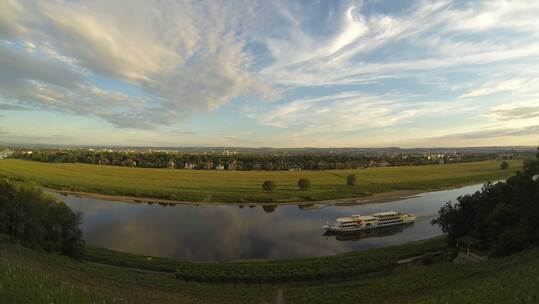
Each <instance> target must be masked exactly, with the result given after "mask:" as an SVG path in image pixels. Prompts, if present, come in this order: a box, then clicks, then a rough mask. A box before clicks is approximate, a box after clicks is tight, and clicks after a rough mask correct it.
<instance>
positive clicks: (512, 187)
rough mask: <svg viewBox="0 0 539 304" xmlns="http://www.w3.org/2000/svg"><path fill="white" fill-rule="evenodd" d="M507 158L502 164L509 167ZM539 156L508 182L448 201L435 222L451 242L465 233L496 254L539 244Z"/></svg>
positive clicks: (512, 251)
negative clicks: (537, 177)
mask: <svg viewBox="0 0 539 304" xmlns="http://www.w3.org/2000/svg"><path fill="white" fill-rule="evenodd" d="M504 163H505V164H507V162H502V165H501V168H502V169H504V168H505V169H507V165H504ZM538 174H539V155H538V159H536V160H530V161H527V163H526V166H525V167H524V170H523V171H519V172H517V173H516V174H515V175H514V176H512V177H510V178H508V179H507V180H506V181H505V182H499V183H495V184H493V183H489V184H486V185H485V186H483V188H482V189H481V191H477V192H476V193H474V194H471V195H464V196H460V197H458V199H457V202H456V203H455V204H453V203H451V202H448V203H447V204H446V205H444V206H443V207H442V208H441V209H440V210H439V211H438V214H439V217H438V218H437V219H435V220H434V221H433V222H434V223H436V224H438V225H439V226H440V227H441V228H442V231H443V232H445V233H446V234H447V237H448V242H449V244H452V245H454V244H455V243H456V241H457V240H458V239H459V238H461V237H464V236H471V237H474V238H476V239H478V240H479V241H480V244H481V246H482V248H484V249H485V250H490V251H491V252H490V254H491V255H493V256H501V255H508V254H512V253H515V252H519V251H522V250H524V249H526V248H530V247H535V246H538V245H539V221H537V219H538V218H539V204H538V203H537V202H539V180H538V179H536V178H535V177H536V176H537V175H538Z"/></svg>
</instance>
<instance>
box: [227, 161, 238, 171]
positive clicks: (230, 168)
mask: <svg viewBox="0 0 539 304" xmlns="http://www.w3.org/2000/svg"><path fill="white" fill-rule="evenodd" d="M236 169H238V163H237V162H236V161H235V160H233V161H231V162H229V163H228V171H235V170H236Z"/></svg>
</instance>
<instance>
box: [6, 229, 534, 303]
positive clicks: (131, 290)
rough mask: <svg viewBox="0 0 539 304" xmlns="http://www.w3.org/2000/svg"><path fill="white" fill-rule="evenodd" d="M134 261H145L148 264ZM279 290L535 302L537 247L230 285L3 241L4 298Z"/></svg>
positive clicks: (217, 299)
mask: <svg viewBox="0 0 539 304" xmlns="http://www.w3.org/2000/svg"><path fill="white" fill-rule="evenodd" d="M435 242H436V241H435ZM427 244H428V243H427ZM414 246H417V247H416V248H415V249H413V248H414ZM425 246H426V245H425V243H418V244H416V245H414V244H409V245H404V246H398V247H393V248H391V250H390V252H388V254H389V255H392V253H391V251H395V252H397V251H399V249H404V251H403V252H406V251H408V252H409V253H410V252H412V251H416V252H420V251H422V249H421V248H423V249H425ZM94 254H96V255H99V253H98V252H94ZM363 254H364V255H365V257H367V256H370V257H371V258H370V259H369V258H365V259H358V260H355V261H353V262H354V263H356V264H358V265H357V267H360V268H361V267H363V268H366V267H368V265H369V264H371V263H373V261H376V260H377V259H379V258H380V254H381V251H380V250H376V251H373V252H370V253H369V252H366V253H363ZM121 256H122V254H121V253H115V255H114V258H112V259H111V257H110V256H109V257H102V258H100V259H101V262H102V263H106V260H107V259H111V260H110V262H111V263H112V264H113V265H117V264H118V263H117V262H118V259H119V258H121ZM341 258H342V256H336V257H328V258H327V259H329V260H330V261H331V259H341ZM127 259H128V260H133V257H132V256H131V257H128V258H127ZM302 261H303V260H297V261H296V262H297V263H302ZM305 261H309V259H307V260H305ZM264 263H266V262H259V264H260V265H263V264H264ZM136 264H139V265H141V266H142V267H145V266H144V262H140V261H139V262H136ZM216 264H222V263H216ZM224 264H227V263H224ZM232 264H233V265H234V267H235V268H236V270H235V271H236V272H237V273H248V272H249V271H248V270H245V268H248V267H247V265H246V264H245V265H244V264H242V263H232ZM130 266H134V265H130ZM146 266H147V265H146ZM169 266H170V267H172V266H173V265H171V264H170V265H169ZM244 266H245V267H244ZM270 268H271V267H270ZM311 271H312V272H316V271H317V269H316V268H311ZM278 294H281V295H282V297H283V298H284V303H296V304H301V303H332V302H335V299H338V302H339V303H478V304H481V303H530V304H531V303H537V302H538V300H539V249H535V250H530V251H526V252H523V253H520V254H516V255H513V256H510V257H505V258H497V259H489V260H487V261H484V262H481V263H476V264H469V265H456V264H453V263H450V262H448V260H447V258H446V256H444V255H442V256H440V257H439V258H437V260H436V261H435V263H434V264H432V265H428V266H424V265H421V264H419V265H415V266H396V265H395V264H394V263H393V265H391V267H386V269H385V270H384V271H381V272H380V271H377V272H370V273H368V274H367V272H366V273H363V274H362V276H360V277H357V276H351V277H350V278H349V279H348V280H346V281H342V280H337V281H335V280H334V281H327V282H325V281H322V282H320V281H318V282H317V281H304V282H301V283H298V282H295V283H285V284H281V283H279V282H277V283H275V284H257V283H256V282H251V283H250V284H246V283H241V284H232V283H222V282H217V283H200V282H193V281H189V282H185V281H184V280H181V279H176V278H175V277H174V276H173V275H171V274H166V273H164V274H161V273H151V272H146V273H145V272H140V271H139V272H136V271H133V270H132V269H130V268H129V269H128V268H122V267H118V266H109V265H104V264H96V263H89V262H78V261H75V260H72V259H70V258H67V257H64V256H58V255H51V254H46V253H42V252H39V251H34V250H31V249H27V248H24V247H22V246H20V245H18V244H14V243H9V242H7V241H5V240H4V239H0V303H55V304H60V303H103V304H107V303H158V304H159V303H279V302H277V301H276V298H278V296H277V295H278Z"/></svg>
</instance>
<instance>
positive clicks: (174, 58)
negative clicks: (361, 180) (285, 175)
mask: <svg viewBox="0 0 539 304" xmlns="http://www.w3.org/2000/svg"><path fill="white" fill-rule="evenodd" d="M400 6H402V7H400ZM538 14H539V4H537V3H532V2H520V1H505V0H495V1H477V2H460V1H450V0H443V1H413V2H407V3H405V4H401V5H399V6H397V5H395V4H394V3H389V5H388V3H387V2H385V1H367V0H366V1H331V2H320V3H300V2H288V1H273V2H270V1H244V0H234V1H226V2H215V1H205V0H203V1H191V0H181V1H172V0H163V1H114V2H110V1H105V0H97V1H92V2H88V3H85V4H84V5H81V4H80V3H77V2H72V1H63V0H59V1H53V2H51V1H42V0H34V1H30V0H28V1H15V0H5V1H2V3H1V4H0V71H1V72H0V99H1V102H0V110H3V111H10V114H12V113H14V112H17V111H24V109H28V108H30V109H33V110H38V111H53V112H58V113H64V114H67V115H81V116H88V117H91V118H93V119H96V120H97V121H98V122H99V123H100V122H102V121H105V122H107V123H108V124H109V127H111V129H122V128H134V129H143V130H165V132H164V133H166V130H172V129H174V128H178V129H182V130H183V129H188V130H192V132H194V134H196V135H197V136H208V138H212V139H214V141H215V138H216V137H217V138H219V137H220V135H219V134H221V133H222V132H223V130H221V129H222V125H223V124H230V125H231V126H232V125H234V126H235V128H236V129H234V128H233V127H230V129H227V130H226V131H227V132H231V133H235V134H247V133H248V134H251V135H248V136H264V135H267V138H270V137H271V136H272V135H273V134H272V132H276V133H279V132H288V133H290V134H295V135H294V136H295V137H294V139H286V138H284V137H279V139H278V141H277V142H275V144H277V145H291V144H295V143H297V144H299V145H303V144H305V143H310V142H311V140H312V137H313V136H315V135H319V136H323V137H325V138H333V139H334V141H333V142H335V143H337V144H338V143H341V144H342V145H347V144H349V143H350V139H349V138H352V137H354V136H361V135H364V134H365V133H369V132H370V133H374V132H378V133H380V132H388V133H390V132H394V130H399V132H400V133H402V134H408V135H407V136H410V134H415V133H416V131H417V130H421V133H422V135H423V137H424V138H437V137H439V136H436V134H434V135H433V134H431V133H433V132H438V133H439V134H447V133H448V131H451V132H449V133H452V134H467V133H470V134H476V132H479V131H476V130H477V129H478V128H484V127H487V126H490V125H493V124H496V125H498V126H500V130H501V129H504V130H525V129H526V130H528V129H527V128H531V127H532V126H534V125H535V123H534V122H533V120H534V119H536V118H537V117H538V115H537V111H536V110H537V107H536V106H535V103H537V101H538V100H539V68H537V67H538V66H539V55H538V54H539V21H538V19H537V18H536V17H535V16H537V15H538ZM229 109H233V110H230V111H229ZM234 109H235V110H234ZM193 119H198V125H196V124H195V123H192V122H191V120H193ZM200 121H203V123H201V122H200ZM239 121H242V122H243V123H245V124H246V125H240V124H239V123H236V122H239ZM463 121H464V122H468V126H467V129H465V128H464V127H465V126H464V125H463ZM224 122H225V123H224ZM180 125H183V126H184V127H179V126H180ZM243 129H248V130H249V131H250V132H241V131H242V130H243ZM532 130H534V129H533V128H532ZM251 131H252V132H251ZM190 132H191V131H190ZM481 132H483V133H481ZM481 132H480V133H477V134H485V136H489V134H490V133H488V132H486V131H481ZM485 132H486V133H485ZM509 133H511V132H509ZM252 134H256V135H252ZM511 134H514V135H511V136H520V137H522V138H531V137H532V136H533V134H531V133H530V132H517V131H515V132H513V133H511ZM210 135H211V136H210ZM227 136H231V137H230V139H231V140H232V136H233V138H234V140H237V141H238V142H240V141H241V142H255V141H257V140H258V139H257V140H253V138H247V137H242V136H238V135H227ZM245 136H247V135H245ZM277 137H278V136H276V137H275V138H277ZM395 139H399V140H400V139H402V138H397V137H395ZM407 139H409V140H415V139H414V138H412V137H408V138H407ZM141 140H142V141H144V139H141ZM146 140H148V142H149V141H151V139H150V138H147V139H146ZM276 140H277V139H276ZM388 140H391V139H390V138H388Z"/></svg>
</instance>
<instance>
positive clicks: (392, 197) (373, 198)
mask: <svg viewBox="0 0 539 304" xmlns="http://www.w3.org/2000/svg"><path fill="white" fill-rule="evenodd" d="M45 190H46V191H49V192H54V193H58V194H61V195H73V196H76V197H81V198H91V199H99V200H105V201H118V202H127V203H158V204H159V203H161V204H178V205H215V206H219V205H222V206H225V205H226V206H271V205H297V206H305V205H309V206H310V205H339V206H351V205H357V204H375V203H384V202H390V201H396V200H401V199H407V198H412V197H414V196H416V195H418V194H420V193H424V192H430V191H437V190H443V189H435V190H395V191H388V192H381V193H375V194H373V195H370V196H364V197H355V198H343V199H332V200H323V201H298V202H274V203H256V202H252V203H221V202H184V201H175V200H168V199H158V198H150V197H135V196H120V195H106V194H99V193H88V192H78V191H66V190H56V189H51V188H45Z"/></svg>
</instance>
